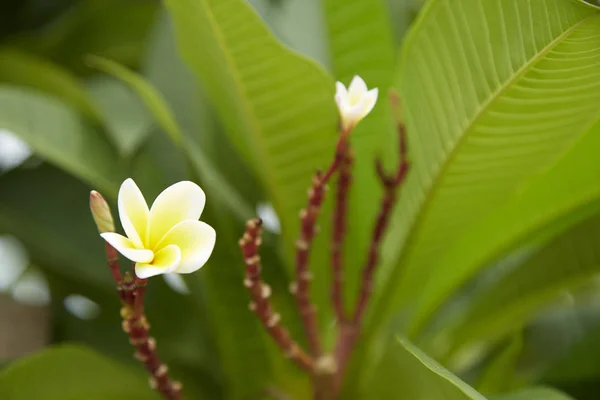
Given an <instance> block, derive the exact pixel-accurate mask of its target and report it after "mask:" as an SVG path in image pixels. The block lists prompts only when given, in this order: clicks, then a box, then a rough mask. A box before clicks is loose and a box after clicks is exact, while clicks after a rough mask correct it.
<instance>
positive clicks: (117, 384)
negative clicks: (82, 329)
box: [0, 345, 160, 400]
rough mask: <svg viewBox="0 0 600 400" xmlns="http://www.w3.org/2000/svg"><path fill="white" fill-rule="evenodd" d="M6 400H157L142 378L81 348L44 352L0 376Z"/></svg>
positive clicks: (47, 350) (14, 364)
mask: <svg viewBox="0 0 600 400" xmlns="http://www.w3.org/2000/svg"><path fill="white" fill-rule="evenodd" d="M0 397H1V398H2V399H5V400H31V399H36V400H58V399H61V400H81V399H86V400H136V399H138V400H147V399H159V398H160V397H159V396H158V394H156V393H154V392H153V391H152V390H151V389H150V387H149V386H148V382H147V380H146V379H145V377H143V376H141V375H137V374H134V373H132V372H131V371H129V370H128V369H127V368H124V367H123V366H121V365H119V364H118V363H116V362H114V361H112V360H110V359H107V358H104V357H103V356H101V355H100V354H97V353H95V352H93V351H91V350H89V349H86V348H84V347H81V346H75V345H69V346H59V347H54V348H50V349H46V350H44V351H42V352H40V353H37V354H34V355H32V356H29V357H26V358H24V359H21V360H19V361H16V362H15V363H13V364H11V365H9V366H8V367H7V368H6V369H4V370H2V372H1V373H0Z"/></svg>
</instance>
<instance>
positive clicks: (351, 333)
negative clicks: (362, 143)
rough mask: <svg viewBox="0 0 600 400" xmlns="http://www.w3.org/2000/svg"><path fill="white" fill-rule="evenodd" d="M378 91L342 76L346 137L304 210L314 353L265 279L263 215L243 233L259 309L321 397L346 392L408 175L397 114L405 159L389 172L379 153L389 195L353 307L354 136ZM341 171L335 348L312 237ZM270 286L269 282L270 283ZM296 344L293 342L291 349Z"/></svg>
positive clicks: (300, 253) (306, 292)
mask: <svg viewBox="0 0 600 400" xmlns="http://www.w3.org/2000/svg"><path fill="white" fill-rule="evenodd" d="M376 98H377V90H376V89H373V90H371V91H368V90H367V87H366V84H365V83H364V81H362V79H360V78H358V77H355V79H354V80H353V81H352V84H351V85H350V87H349V88H348V89H347V90H346V88H345V87H343V85H341V84H340V83H338V93H337V94H336V102H337V103H338V108H339V110H340V116H341V123H340V130H341V132H340V136H339V139H338V143H337V145H336V150H335V155H334V159H333V161H332V163H331V165H330V166H329V168H328V169H327V170H326V172H325V173H321V172H320V171H317V173H316V174H315V175H314V177H313V180H312V185H311V187H310V189H309V191H308V201H307V206H306V208H305V209H303V210H301V212H300V237H299V239H298V241H297V242H296V281H295V282H294V283H292V285H291V289H292V293H293V294H294V296H295V298H296V303H297V307H298V311H299V313H300V316H301V320H302V325H303V327H304V330H305V333H306V339H307V342H308V344H309V348H310V354H307V353H306V352H304V350H302V349H301V348H300V346H299V345H298V344H297V342H296V341H294V340H293V339H292V338H291V337H290V334H289V331H288V330H287V329H285V328H283V327H282V326H281V323H280V318H279V314H275V313H274V312H273V310H272V307H271V306H270V305H269V303H268V297H269V296H270V294H271V289H270V288H269V287H268V286H267V285H266V284H265V283H263V282H262V280H261V278H260V269H261V265H260V256H259V254H258V249H259V245H260V233H261V221H260V220H259V219H255V220H251V221H249V222H248V224H247V226H246V232H245V233H244V236H243V238H242V239H241V240H240V247H241V249H242V253H243V256H244V260H245V265H246V273H247V274H246V280H245V282H244V283H245V286H246V287H247V288H248V289H249V291H250V296H251V298H252V303H250V308H251V310H252V311H254V312H255V313H256V314H257V316H258V317H259V319H260V320H261V322H262V323H263V325H264V326H265V329H267V331H268V332H269V333H270V334H271V336H272V337H273V338H274V339H275V341H276V342H277V343H278V344H279V347H280V348H281V349H282V350H283V351H284V353H285V354H287V355H288V356H290V353H292V355H291V358H292V360H293V361H295V362H296V364H297V365H299V366H300V367H301V368H302V369H303V370H305V371H306V372H307V373H309V374H310V376H311V378H312V382H313V388H314V399H315V400H321V399H323V400H324V399H338V398H339V396H340V393H341V388H342V384H343V378H344V374H345V371H346V369H347V365H348V363H349V361H350V358H351V355H352V352H353V350H354V348H355V347H356V344H357V341H358V340H359V338H360V331H361V327H362V324H363V320H364V316H365V313H366V310H367V307H368V304H369V300H370V298H371V293H372V291H373V281H374V276H375V273H376V270H377V265H378V262H379V251H380V247H381V241H382V239H383V237H384V235H385V232H386V230H387V227H388V225H389V221H390V218H391V214H392V211H393V208H394V205H395V204H396V200H397V192H398V189H399V187H400V186H401V185H402V183H403V182H404V180H405V178H406V176H407V173H408V170H409V162H408V159H407V156H408V154H407V140H406V129H405V126H404V123H403V122H402V120H401V118H400V117H399V116H396V120H397V130H398V137H399V155H400V162H399V165H398V166H397V168H396V170H395V171H394V172H393V173H392V174H387V173H386V172H385V171H384V169H383V166H382V163H381V160H380V159H377V160H376V163H375V167H376V168H375V169H376V172H377V175H378V177H379V180H380V181H381V184H382V186H383V197H382V199H381V203H380V209H379V212H378V215H377V218H376V221H375V223H374V227H373V233H372V236H371V241H370V244H369V251H368V254H367V256H366V261H365V265H364V267H363V270H362V280H361V284H360V289H359V293H358V297H357V300H356V303H355V305H354V307H353V309H352V311H351V312H350V313H349V314H346V310H345V306H344V295H343V294H344V265H343V243H344V236H345V231H346V225H347V221H346V218H347V208H348V196H349V190H350V185H351V182H352V166H353V162H354V155H353V152H352V149H351V146H350V141H349V136H350V133H351V132H352V130H353V128H354V126H355V125H356V124H357V123H358V122H359V121H360V120H361V119H362V118H363V117H364V116H366V115H367V114H368V113H369V112H370V111H371V109H372V108H373V106H374V103H375V100H376ZM391 100H392V105H393V106H394V108H395V109H397V108H398V106H399V104H398V103H399V100H398V96H397V95H396V94H395V93H392V96H391ZM336 174H337V175H338V180H337V187H336V195H335V209H334V213H333V224H332V225H333V232H332V236H331V268H332V278H333V279H332V283H331V302H332V305H333V309H334V315H335V318H336V322H337V327H338V335H337V339H336V343H335V348H334V349H333V352H332V353H328V352H325V351H324V350H323V348H322V344H321V337H320V334H319V327H318V325H317V316H316V307H315V306H314V305H313V304H312V302H311V300H310V283H311V279H312V275H311V273H310V269H309V263H308V260H309V254H310V250H311V246H312V241H313V238H314V236H315V234H316V233H317V219H318V216H319V214H320V212H321V208H322V205H323V202H324V200H325V194H326V191H327V183H328V182H329V180H330V179H331V178H332V177H333V176H334V175H336ZM265 288H268V290H267V289H265ZM290 349H293V351H292V352H290Z"/></svg>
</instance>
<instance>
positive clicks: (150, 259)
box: [101, 179, 216, 278]
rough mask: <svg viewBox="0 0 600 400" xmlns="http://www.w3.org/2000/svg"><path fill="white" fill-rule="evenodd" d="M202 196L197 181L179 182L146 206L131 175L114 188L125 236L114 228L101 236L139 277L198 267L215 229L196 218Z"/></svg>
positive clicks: (212, 242) (211, 244) (210, 246)
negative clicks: (125, 259) (132, 264)
mask: <svg viewBox="0 0 600 400" xmlns="http://www.w3.org/2000/svg"><path fill="white" fill-rule="evenodd" d="M205 201H206V196H205V195H204V192H203V191H202V189H200V187H199V186H198V185H196V184H195V183H193V182H188V181H183V182H179V183H176V184H174V185H172V186H170V187H168V188H167V189H165V190H164V191H163V192H162V193H161V194H159V195H158V197H157V198H156V200H155V201H154V203H153V204H152V207H151V208H150V209H148V205H147V204H146V200H145V199H144V195H142V192H141V191H140V189H139V188H138V187H137V185H136V184H135V182H134V181H133V180H132V179H127V180H126V181H125V182H123V184H122V185H121V189H120V190H119V200H118V205H119V217H120V219H121V225H123V229H124V230H125V234H126V235H127V237H125V236H122V235H119V234H118V233H114V232H105V233H102V234H101V236H102V237H103V238H104V240H106V241H107V242H108V243H109V244H110V245H111V246H113V247H114V248H115V249H117V251H118V252H119V253H121V254H122V255H123V256H125V257H127V258H128V259H130V260H131V261H134V262H135V263H136V264H135V273H136V275H137V276H138V277H140V278H149V277H151V276H155V275H160V274H167V273H172V272H175V273H179V274H188V273H191V272H194V271H196V270H198V269H199V268H200V267H202V266H203V265H204V264H205V263H206V261H208V258H209V257H210V255H211V253H212V251H213V248H214V246H215V240H216V232H215V230H214V229H213V228H212V227H211V226H210V225H208V224H206V223H204V222H201V221H198V219H199V218H200V214H201V213H202V210H203V209H204V203H205Z"/></svg>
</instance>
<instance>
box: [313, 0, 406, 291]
mask: <svg viewBox="0 0 600 400" xmlns="http://www.w3.org/2000/svg"><path fill="white" fill-rule="evenodd" d="M322 3H323V8H324V16H325V22H326V27H327V33H328V35H327V39H328V43H329V50H330V59H331V64H332V69H333V73H334V76H335V77H336V79H338V80H339V81H342V82H343V83H344V84H346V85H348V84H349V83H350V81H351V80H352V78H353V77H354V76H355V75H360V76H361V77H362V78H363V79H364V80H365V81H366V82H367V85H368V86H369V87H377V88H379V95H380V98H379V102H378V104H377V106H376V107H375V108H374V110H373V112H372V113H371V114H370V115H369V116H368V118H365V120H364V121H362V122H361V123H360V124H359V125H358V126H357V127H356V129H355V130H354V132H353V133H352V144H353V146H354V152H355V167H354V171H353V177H352V181H353V186H352V189H351V200H350V204H349V217H348V220H349V221H352V223H351V225H352V229H350V230H349V232H348V234H347V242H348V244H350V243H352V245H351V246H350V245H348V246H346V249H345V250H346V251H345V253H346V255H347V257H346V260H347V264H348V266H346V271H347V273H346V275H345V282H346V289H350V292H349V293H348V294H352V293H355V292H356V291H357V289H358V285H357V281H358V280H359V279H360V276H361V275H360V272H359V268H360V267H361V264H362V263H364V262H365V260H366V258H367V249H368V246H369V243H370V237H371V231H372V229H373V226H374V224H375V218H376V213H377V209H378V207H379V204H380V202H379V195H380V193H381V190H380V187H381V184H380V182H379V180H378V178H377V175H376V174H375V172H374V161H375V158H376V156H377V155H379V154H381V155H383V156H386V157H385V158H386V159H387V160H388V161H394V160H396V159H397V155H398V154H397V148H398V147H397V145H396V141H397V140H398V139H397V133H396V132H395V130H394V129H392V128H391V124H390V120H389V116H388V113H387V110H388V107H387V101H388V99H387V94H388V89H389V88H390V87H391V86H392V81H393V74H394V62H395V58H396V52H395V46H394V43H393V37H392V31H391V28H390V21H389V17H388V14H387V9H386V4H385V2H384V1H383V0H358V1H352V2H348V1H345V0H324V1H323V2H322ZM390 165H391V163H390Z"/></svg>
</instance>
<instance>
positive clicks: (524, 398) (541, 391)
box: [490, 388, 573, 400]
mask: <svg viewBox="0 0 600 400" xmlns="http://www.w3.org/2000/svg"><path fill="white" fill-rule="evenodd" d="M490 400H573V398H572V397H569V396H567V395H566V394H564V393H561V392H559V391H557V390H554V389H548V388H531V389H524V390H521V391H519V392H516V393H511V394H506V395H503V396H497V397H492V398H490Z"/></svg>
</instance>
